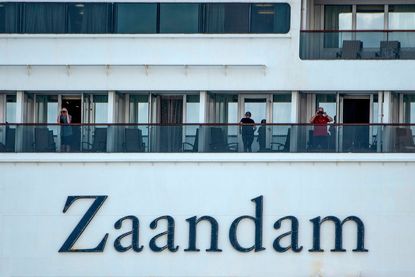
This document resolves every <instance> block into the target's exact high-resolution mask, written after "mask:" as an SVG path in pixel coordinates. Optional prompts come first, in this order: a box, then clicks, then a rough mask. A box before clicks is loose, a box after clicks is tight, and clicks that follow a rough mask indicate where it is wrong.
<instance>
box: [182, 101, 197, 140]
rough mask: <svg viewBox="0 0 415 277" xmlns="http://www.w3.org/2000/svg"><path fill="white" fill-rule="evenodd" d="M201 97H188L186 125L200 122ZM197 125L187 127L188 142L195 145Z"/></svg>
mask: <svg viewBox="0 0 415 277" xmlns="http://www.w3.org/2000/svg"><path fill="white" fill-rule="evenodd" d="M199 101H200V96H199V95H186V123H198V122H199V108H200V104H199ZM198 128H199V126H197V125H190V126H186V127H185V136H186V138H185V139H186V142H188V143H190V144H193V143H194V140H195V136H196V130H197V129H198Z"/></svg>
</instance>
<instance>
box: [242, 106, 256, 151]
mask: <svg viewBox="0 0 415 277" xmlns="http://www.w3.org/2000/svg"><path fill="white" fill-rule="evenodd" d="M240 123H241V134H242V142H243V144H244V152H252V142H254V132H255V121H253V120H252V119H251V113H250V112H246V113H245V117H244V118H242V119H241V122H240Z"/></svg>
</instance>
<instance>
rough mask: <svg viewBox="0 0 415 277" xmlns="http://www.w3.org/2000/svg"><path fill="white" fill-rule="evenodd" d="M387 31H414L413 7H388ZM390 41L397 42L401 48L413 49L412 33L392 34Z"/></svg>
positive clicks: (414, 40) (414, 6)
mask: <svg viewBox="0 0 415 277" xmlns="http://www.w3.org/2000/svg"><path fill="white" fill-rule="evenodd" d="M389 29H391V30H414V29H415V5H389ZM389 39H390V40H397V41H399V42H400V43H401V47H413V46H414V45H415V39H414V35H413V33H412V32H392V33H390V34H389Z"/></svg>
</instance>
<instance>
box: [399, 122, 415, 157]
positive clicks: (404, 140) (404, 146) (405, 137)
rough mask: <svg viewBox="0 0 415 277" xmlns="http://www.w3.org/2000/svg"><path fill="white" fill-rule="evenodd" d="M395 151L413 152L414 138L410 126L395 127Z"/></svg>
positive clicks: (414, 148) (414, 150)
mask: <svg viewBox="0 0 415 277" xmlns="http://www.w3.org/2000/svg"><path fill="white" fill-rule="evenodd" d="M395 152H415V144H414V138H413V135H412V130H411V129H410V128H396V129H395Z"/></svg>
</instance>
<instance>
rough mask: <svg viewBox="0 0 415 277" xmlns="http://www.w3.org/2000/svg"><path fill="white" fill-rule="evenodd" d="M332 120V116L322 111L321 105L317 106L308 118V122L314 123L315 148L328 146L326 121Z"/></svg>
mask: <svg viewBox="0 0 415 277" xmlns="http://www.w3.org/2000/svg"><path fill="white" fill-rule="evenodd" d="M332 121H333V118H331V117H330V116H329V115H327V113H326V112H325V111H324V109H323V108H322V107H319V108H318V109H317V111H316V114H315V115H313V116H312V117H311V118H310V123H312V124H314V131H313V146H314V147H315V148H317V149H318V148H321V149H327V148H328V139H327V136H328V132H327V123H329V122H332Z"/></svg>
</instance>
